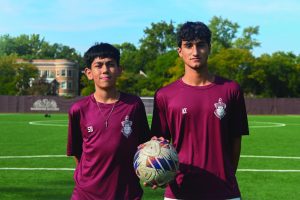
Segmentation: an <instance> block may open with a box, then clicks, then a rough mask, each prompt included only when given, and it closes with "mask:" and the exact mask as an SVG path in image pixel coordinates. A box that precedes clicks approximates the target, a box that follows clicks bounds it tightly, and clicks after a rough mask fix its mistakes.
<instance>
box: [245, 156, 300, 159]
mask: <svg viewBox="0 0 300 200" xmlns="http://www.w3.org/2000/svg"><path fill="white" fill-rule="evenodd" d="M241 158H267V159H269V158H270V159H291V160H298V159H300V157H296V156H256V155H241Z"/></svg>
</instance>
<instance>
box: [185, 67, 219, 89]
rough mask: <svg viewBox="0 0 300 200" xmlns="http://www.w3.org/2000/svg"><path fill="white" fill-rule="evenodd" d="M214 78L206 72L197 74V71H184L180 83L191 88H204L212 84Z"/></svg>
mask: <svg viewBox="0 0 300 200" xmlns="http://www.w3.org/2000/svg"><path fill="white" fill-rule="evenodd" d="M214 79H215V76H214V75H213V74H211V73H209V72H208V71H207V70H206V71H202V72H201V73H200V72H197V71H188V72H187V71H186V72H185V74H184V75H183V77H182V81H183V82H184V83H185V84H187V85H191V86H206V85H210V84H212V83H213V82H214Z"/></svg>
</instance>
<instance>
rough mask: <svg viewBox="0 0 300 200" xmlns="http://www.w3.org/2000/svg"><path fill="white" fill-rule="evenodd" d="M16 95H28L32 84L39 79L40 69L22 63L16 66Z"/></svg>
mask: <svg viewBox="0 0 300 200" xmlns="http://www.w3.org/2000/svg"><path fill="white" fill-rule="evenodd" d="M15 70H16V76H15V82H16V88H17V93H16V95H27V94H28V89H29V88H30V86H31V85H30V83H31V81H32V80H33V79H35V78H36V77H38V74H39V71H38V69H37V68H36V67H35V66H34V65H32V64H30V63H20V64H18V65H16V68H15Z"/></svg>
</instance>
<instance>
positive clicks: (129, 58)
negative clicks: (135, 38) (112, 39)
mask: <svg viewBox="0 0 300 200" xmlns="http://www.w3.org/2000/svg"><path fill="white" fill-rule="evenodd" d="M115 47H116V48H118V49H119V50H120V52H121V59H120V65H121V67H122V68H123V70H125V71H128V72H135V73H138V72H139V70H141V66H139V63H138V56H139V52H138V49H137V48H136V47H135V46H134V45H133V44H131V43H128V42H125V43H123V44H121V45H115Z"/></svg>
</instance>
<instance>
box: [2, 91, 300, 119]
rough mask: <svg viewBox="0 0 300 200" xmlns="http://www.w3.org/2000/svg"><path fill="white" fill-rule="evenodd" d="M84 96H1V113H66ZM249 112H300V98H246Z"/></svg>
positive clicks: (149, 103) (149, 105) (149, 104)
mask: <svg viewBox="0 0 300 200" xmlns="http://www.w3.org/2000/svg"><path fill="white" fill-rule="evenodd" d="M80 98H82V97H76V98H72V99H67V98H64V97H58V96H6V95H4V96H0V113H66V112H68V110H69V108H70V106H71V105H72V104H73V103H74V102H76V101H77V100H79V99H80ZM141 98H142V100H143V102H144V105H145V109H146V113H147V114H152V111H153V97H141ZM245 102H246V109H247V113H248V114H272V115H274V114H275V115H276V114H300V98H259V99H255V98H246V99H245Z"/></svg>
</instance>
